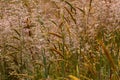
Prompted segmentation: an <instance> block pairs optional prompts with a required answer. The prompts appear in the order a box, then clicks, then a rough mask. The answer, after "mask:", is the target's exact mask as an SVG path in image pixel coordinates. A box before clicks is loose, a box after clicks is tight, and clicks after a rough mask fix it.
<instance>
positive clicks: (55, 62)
mask: <svg viewBox="0 0 120 80" xmlns="http://www.w3.org/2000/svg"><path fill="white" fill-rule="evenodd" d="M3 2H4V1H3ZM34 2H37V3H34ZM43 2H44V4H46V5H42V3H39V1H37V0H33V2H32V1H29V0H22V2H21V4H22V5H23V6H24V8H25V9H26V11H27V13H28V14H27V18H26V20H25V21H24V23H23V24H24V25H22V23H21V22H19V27H15V28H14V27H12V26H11V28H10V32H9V33H10V34H9V35H8V34H6V33H3V34H0V35H1V36H0V40H1V42H0V67H1V69H0V80H69V79H71V80H119V67H120V63H119V62H120V60H119V59H120V55H119V53H120V43H119V41H120V28H119V21H117V22H115V21H114V20H113V22H112V21H109V17H111V16H110V11H109V9H108V7H110V5H109V6H107V9H106V11H102V10H100V9H99V8H98V7H97V6H96V5H95V4H102V2H101V1H99V2H98V1H94V0H89V2H83V3H82V2H81V3H79V1H78V0H75V1H67V0H60V1H58V2H57V1H49V0H47V1H46V0H45V1H43ZM76 2H77V3H78V4H77V5H76ZM8 3H9V2H8ZM32 3H33V5H34V4H37V5H36V9H37V10H39V7H41V8H42V7H43V6H44V7H46V9H45V11H41V12H40V13H39V11H37V13H38V15H37V17H36V16H35V17H36V18H33V13H34V12H32V11H34V9H35V8H34V7H35V5H34V7H32ZM51 3H52V4H54V6H50V4H51ZM39 4H41V5H40V6H39ZM83 4H84V5H83ZM105 4H107V5H108V3H105ZM47 7H50V8H51V9H48V8H47ZM52 9H53V10H52ZM94 9H95V10H94ZM97 9H99V10H97ZM92 10H93V11H92ZM52 11H53V12H52ZM49 12H50V13H49ZM105 12H106V13H107V14H109V15H105V14H106V13H105ZM37 13H35V14H37ZM47 13H49V14H47ZM44 14H45V15H44ZM97 14H99V15H97ZM104 17H105V18H104ZM112 18H113V19H115V15H114V14H113V16H112ZM36 19H37V20H36ZM33 23H34V24H35V25H33ZM14 26H16V25H14ZM110 26H112V27H113V26H115V28H111V27H110Z"/></svg>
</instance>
